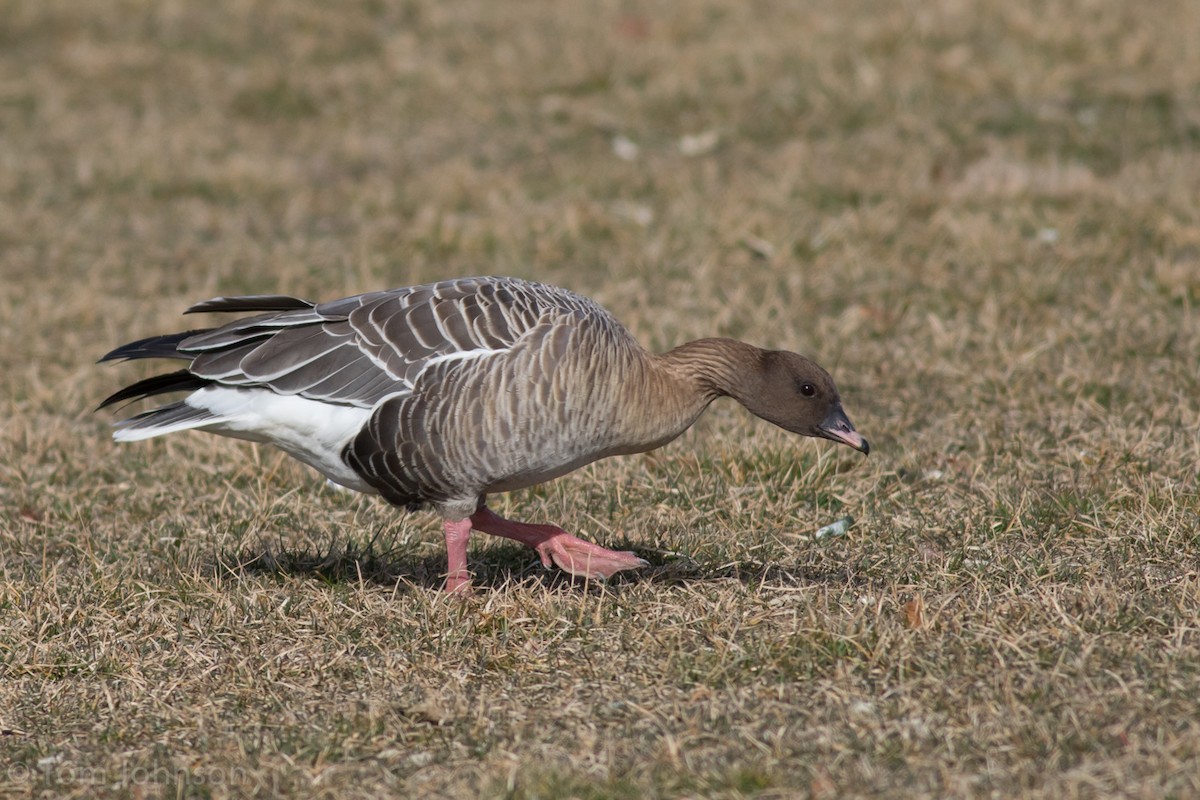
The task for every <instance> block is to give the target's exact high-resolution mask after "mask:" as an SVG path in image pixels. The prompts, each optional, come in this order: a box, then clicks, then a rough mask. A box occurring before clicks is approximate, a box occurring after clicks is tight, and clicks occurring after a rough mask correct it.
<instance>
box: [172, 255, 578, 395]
mask: <svg viewBox="0 0 1200 800" xmlns="http://www.w3.org/2000/svg"><path fill="white" fill-rule="evenodd" d="M289 299H290V298H279V297H266V298H217V299H215V300H209V301H205V302H203V303H200V304H197V305H195V306H193V307H192V308H190V309H188V311H189V312H196V311H246V310H268V313H264V314H259V315H257V316H253V317H247V318H243V319H239V320H236V321H234V322H231V323H229V324H228V325H225V326H222V327H219V328H215V329H212V330H208V331H200V332H197V333H194V334H193V335H190V336H187V337H186V338H184V339H182V340H181V341H180V342H179V343H178V350H179V353H180V355H182V356H185V357H191V359H192V362H191V365H190V368H189V371H190V372H191V373H192V374H193V375H195V376H197V377H198V378H201V379H206V380H210V381H214V382H216V383H219V384H223V385H226V386H239V387H247V388H249V387H260V388H266V389H269V390H271V391H273V392H275V393H277V394H281V395H299V396H301V397H305V398H308V399H312V400H319V401H324V402H329V403H337V404H344V405H351V406H356V407H360V408H371V407H374V406H375V405H376V404H378V403H379V402H380V400H382V399H383V398H385V397H390V396H394V395H398V394H406V393H411V392H412V391H413V387H414V385H415V384H416V382H417V380H418V378H419V377H420V375H421V373H422V372H423V371H424V370H425V369H427V368H428V367H430V366H432V365H434V364H439V363H445V362H448V361H454V360H459V359H476V358H487V357H491V356H495V355H498V354H501V353H504V352H507V351H508V350H510V349H511V348H512V347H513V346H514V345H515V344H516V343H517V342H518V341H519V340H520V339H521V338H522V337H523V336H524V335H526V334H527V333H528V332H530V331H532V330H534V329H535V328H536V327H537V325H538V324H539V322H541V321H543V320H544V319H545V316H546V314H547V313H548V312H554V311H559V312H565V313H568V314H570V313H573V312H580V311H584V310H585V309H584V306H585V305H586V304H587V301H585V300H584V298H580V297H577V296H575V295H571V294H569V293H567V292H565V291H563V290H558V289H553V288H551V287H548V286H543V285H541V284H533V283H528V282H526V281H520V280H516V279H510V278H463V279H459V280H452V281H443V282H441V283H434V284H428V285H424V286H413V287H406V288H403V289H393V290H390V291H383V292H373V293H369V294H363V295H357V296H355V297H348V298H345V299H342V300H334V301H331V302H328V303H318V304H309V303H305V302H303V301H295V300H292V301H291V303H290V304H289V303H286V302H284V301H285V300H289ZM277 309H279V310H277Z"/></svg>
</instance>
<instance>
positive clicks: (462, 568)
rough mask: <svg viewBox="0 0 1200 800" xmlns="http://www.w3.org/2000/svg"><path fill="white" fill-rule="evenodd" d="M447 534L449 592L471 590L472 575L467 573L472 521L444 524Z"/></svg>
mask: <svg viewBox="0 0 1200 800" xmlns="http://www.w3.org/2000/svg"><path fill="white" fill-rule="evenodd" d="M442 532H443V533H445V534H446V584H445V589H446V591H447V592H467V591H470V590H471V573H470V572H468V571H467V541H468V540H470V538H471V520H469V519H460V520H449V519H448V520H446V521H445V522H443V523H442Z"/></svg>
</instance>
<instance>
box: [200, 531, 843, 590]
mask: <svg viewBox="0 0 1200 800" xmlns="http://www.w3.org/2000/svg"><path fill="white" fill-rule="evenodd" d="M624 548H629V549H635V548H634V547H633V546H632V545H631V544H630V543H618V544H615V545H614V549H624ZM635 552H637V553H638V555H640V556H642V557H643V558H645V559H646V560H647V561H649V562H650V566H649V567H648V568H646V569H643V570H639V571H630V572H622V573H618V574H617V575H615V576H613V577H612V578H611V579H609V580H608V581H606V582H605V586H604V589H605V590H607V591H619V590H620V589H621V588H623V587H626V586H631V585H636V584H654V585H660V586H672V585H685V584H692V583H705V582H716V581H728V580H738V581H741V582H742V583H745V584H747V585H754V584H759V585H762V586H764V587H772V586H775V587H795V586H805V585H811V584H838V585H845V584H858V583H862V582H863V579H862V578H861V577H859V576H856V575H855V573H854V572H853V571H852V570H850V569H848V568H841V569H832V570H831V569H824V570H822V569H814V568H812V567H807V566H797V565H785V564H778V563H762V562H756V561H743V562H732V563H730V562H726V563H723V564H721V565H720V566H715V565H710V564H706V563H705V562H704V561H702V560H700V559H695V558H692V557H690V556H681V555H678V554H675V553H664V552H662V551H655V550H653V549H636V550H635ZM212 566H213V569H214V571H215V572H217V573H218V574H230V573H232V574H256V575H285V576H295V577H313V578H317V579H319V580H322V581H325V582H327V583H331V584H341V583H370V584H374V585H377V586H386V587H388V588H390V589H396V590H397V591H399V592H408V591H412V590H424V589H434V590H436V589H440V588H441V586H442V581H443V576H444V573H445V569H446V554H445V551H444V550H440V549H439V550H438V551H437V552H435V553H433V554H431V555H425V556H422V555H420V554H418V553H416V552H414V548H412V547H408V546H405V547H389V546H386V545H383V544H380V542H379V541H378V537H376V538H375V539H372V540H370V541H369V542H367V543H365V544H363V543H360V542H353V541H349V542H345V543H340V542H330V543H329V545H328V546H326V547H324V548H322V549H320V550H316V549H311V548H306V549H300V550H297V549H295V548H294V547H293V548H291V549H289V548H288V547H286V546H280V547H278V548H272V547H270V546H268V545H265V544H264V545H260V546H259V547H250V548H241V549H239V550H232V551H226V552H225V553H222V554H221V555H219V556H218V557H217V560H216V561H215V563H214V564H213V565H212ZM470 566H471V573H472V583H473V585H474V586H475V587H476V588H479V589H500V588H502V587H506V586H513V585H520V584H532V583H538V584H541V585H543V586H545V587H547V588H552V589H567V590H571V589H574V590H592V591H600V590H601V587H600V586H599V585H597V582H595V581H588V580H585V579H584V578H578V577H574V576H572V575H570V574H568V573H566V572H564V571H562V570H560V569H558V568H551V569H545V568H543V567H542V565H541V562H540V561H539V560H538V558H537V556H536V555H535V554H534V553H533V552H532V551H530V550H529V549H528V548H525V547H522V546H520V545H508V544H505V545H500V546H493V547H489V548H488V549H486V550H485V551H483V552H474V553H472V554H471V558H470Z"/></svg>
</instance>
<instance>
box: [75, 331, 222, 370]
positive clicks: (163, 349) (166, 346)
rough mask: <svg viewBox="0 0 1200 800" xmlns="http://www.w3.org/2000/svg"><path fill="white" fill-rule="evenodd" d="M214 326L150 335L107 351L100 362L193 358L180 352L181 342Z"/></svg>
mask: <svg viewBox="0 0 1200 800" xmlns="http://www.w3.org/2000/svg"><path fill="white" fill-rule="evenodd" d="M211 330H212V328H196V329H195V330H190V331H181V332H179V333H168V334H166V335H165V336H149V337H147V338H145V339H138V340H137V341H136V342H130V343H129V344H123V345H121V346H120V347H118V348H117V349H116V350H113V351H112V352H110V353H106V354H105V355H104V356H103V357H102V358H101V359H100V360H99V361H98V362H96V363H98V364H103V363H104V362H106V361H117V360H120V359H125V360H132V359H135V358H192V356H191V355H188V354H186V353H181V352H179V343H180V342H182V341H183V340H184V339H186V338H188V337H189V336H196V335H197V334H201V333H208V332H209V331H211Z"/></svg>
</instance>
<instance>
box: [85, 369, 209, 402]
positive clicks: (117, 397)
mask: <svg viewBox="0 0 1200 800" xmlns="http://www.w3.org/2000/svg"><path fill="white" fill-rule="evenodd" d="M210 383H212V381H210V380H207V379H205V378H201V377H198V376H196V375H193V374H192V373H190V372H188V371H187V370H186V369H181V370H179V371H178V372H168V373H167V374H166V375H154V376H152V377H150V378H145V379H143V380H140V381H138V382H137V383H131V384H130V385H129V386H126V387H125V388H124V389H121V390H120V391H117V392H114V393H112V394H111V395H109V396H108V397H106V398H104V401H103V402H102V403H100V405H98V406H96V410H97V411H99V410H100V409H102V408H107V407H108V406H111V405H113V404H114V403H119V402H121V401H122V400H141V399H143V398H146V397H152V396H153V395H156V394H166V393H167V392H190V391H194V390H196V389H203V388H204V387H205V386H208V385H209V384H210Z"/></svg>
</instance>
